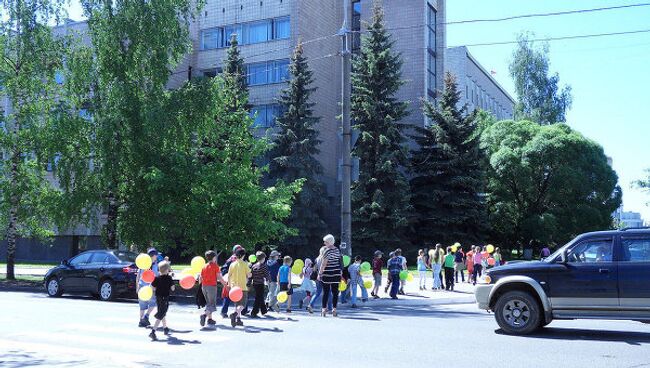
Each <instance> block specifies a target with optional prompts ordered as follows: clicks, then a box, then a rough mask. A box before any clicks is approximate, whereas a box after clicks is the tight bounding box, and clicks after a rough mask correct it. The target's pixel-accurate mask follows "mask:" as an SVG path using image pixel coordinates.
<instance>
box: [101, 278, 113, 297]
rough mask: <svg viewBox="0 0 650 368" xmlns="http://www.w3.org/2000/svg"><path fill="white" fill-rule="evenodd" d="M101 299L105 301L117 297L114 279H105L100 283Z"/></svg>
mask: <svg viewBox="0 0 650 368" xmlns="http://www.w3.org/2000/svg"><path fill="white" fill-rule="evenodd" d="M99 299H101V300H103V301H109V300H113V299H115V287H114V285H113V281H111V280H109V279H105V280H102V281H101V282H100V283H99Z"/></svg>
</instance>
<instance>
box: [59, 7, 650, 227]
mask: <svg viewBox="0 0 650 368" xmlns="http://www.w3.org/2000/svg"><path fill="white" fill-rule="evenodd" d="M73 3H74V2H73ZM638 3H644V1H642V0H625V1H621V0H580V1H566V0H544V1H539V0H537V1H530V0H528V1H523V0H447V22H454V21H459V20H468V19H486V18H503V17H508V16H513V15H521V14H532V13H549V12H560V11H569V10H577V9H589V8H601V7H609V6H620V5H627V4H638ZM80 14H81V12H80V9H79V8H78V7H77V6H73V7H72V8H71V9H70V16H71V18H73V19H80V18H81V15H80ZM642 29H650V6H644V7H636V8H627V9H617V10H607V11H601V12H591V13H582V14H571V15H561V16H548V17H538V18H525V19H515V20H509V21H502V22H490V23H466V24H449V25H448V26H447V45H448V46H460V45H468V44H475V43H486V42H487V43H490V42H499V41H512V40H516V36H517V34H518V33H520V32H522V31H531V32H534V34H535V37H538V38H546V37H562V36H571V35H582V34H599V33H610V32H622V31H632V30H642ZM549 46H550V55H549V56H550V61H551V65H550V67H551V72H553V73H555V72H557V73H559V75H560V83H561V85H564V84H568V85H570V86H571V88H572V89H573V91H572V94H573V106H572V107H571V110H570V111H569V112H568V114H567V123H568V124H569V125H570V126H571V127H572V128H573V129H576V130H578V131H579V132H581V133H582V134H584V135H585V136H587V137H589V138H591V139H593V140H595V141H596V142H598V143H600V144H601V145H602V146H603V148H604V150H605V154H606V155H608V156H610V157H611V158H612V159H613V167H614V170H616V172H617V174H618V177H619V185H620V186H621V188H622V189H623V207H624V210H625V211H634V212H641V214H642V216H643V218H644V219H645V220H646V221H650V206H648V205H647V203H648V202H649V201H650V193H644V192H642V191H641V190H639V189H635V188H632V187H631V183H632V182H633V181H635V180H638V179H641V178H643V177H644V169H646V168H650V142H649V140H650V118H648V116H649V114H648V113H647V108H648V107H650V70H649V66H650V33H639V34H633V35H617V36H609V37H594V38H588V39H578V40H564V41H552V42H550V43H549ZM514 47H515V45H497V46H473V47H469V50H470V52H471V53H472V55H473V56H474V57H475V58H476V59H477V60H478V61H479V62H480V63H481V64H482V65H483V66H484V67H485V69H486V70H491V71H492V70H493V71H495V72H496V74H495V75H494V77H495V79H496V80H497V81H498V82H499V83H500V84H501V85H502V86H503V87H504V88H505V89H506V90H508V91H509V92H510V94H511V95H512V96H513V97H514V96H515V94H514V87H513V84H512V80H511V78H510V76H509V73H508V64H509V62H510V59H511V55H512V52H513V50H514Z"/></svg>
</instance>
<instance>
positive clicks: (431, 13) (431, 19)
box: [427, 4, 437, 52]
mask: <svg viewBox="0 0 650 368" xmlns="http://www.w3.org/2000/svg"><path fill="white" fill-rule="evenodd" d="M427 5H428V11H427V29H428V32H429V48H430V49H432V50H433V51H434V52H435V50H436V21H437V19H436V17H437V12H436V10H435V9H434V8H433V6H431V4H427Z"/></svg>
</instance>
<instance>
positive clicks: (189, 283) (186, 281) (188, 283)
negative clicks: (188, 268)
mask: <svg viewBox="0 0 650 368" xmlns="http://www.w3.org/2000/svg"><path fill="white" fill-rule="evenodd" d="M194 283H196V279H195V278H194V276H192V275H187V276H185V277H183V278H182V279H181V281H180V282H179V284H181V287H182V288H183V289H185V290H189V289H191V288H193V287H194Z"/></svg>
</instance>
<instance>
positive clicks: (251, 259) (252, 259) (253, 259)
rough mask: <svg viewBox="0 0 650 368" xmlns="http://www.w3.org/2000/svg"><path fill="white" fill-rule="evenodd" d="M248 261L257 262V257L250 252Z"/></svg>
mask: <svg viewBox="0 0 650 368" xmlns="http://www.w3.org/2000/svg"><path fill="white" fill-rule="evenodd" d="M248 262H250V263H255V262H257V257H256V256H255V255H254V254H251V255H250V256H248Z"/></svg>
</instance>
